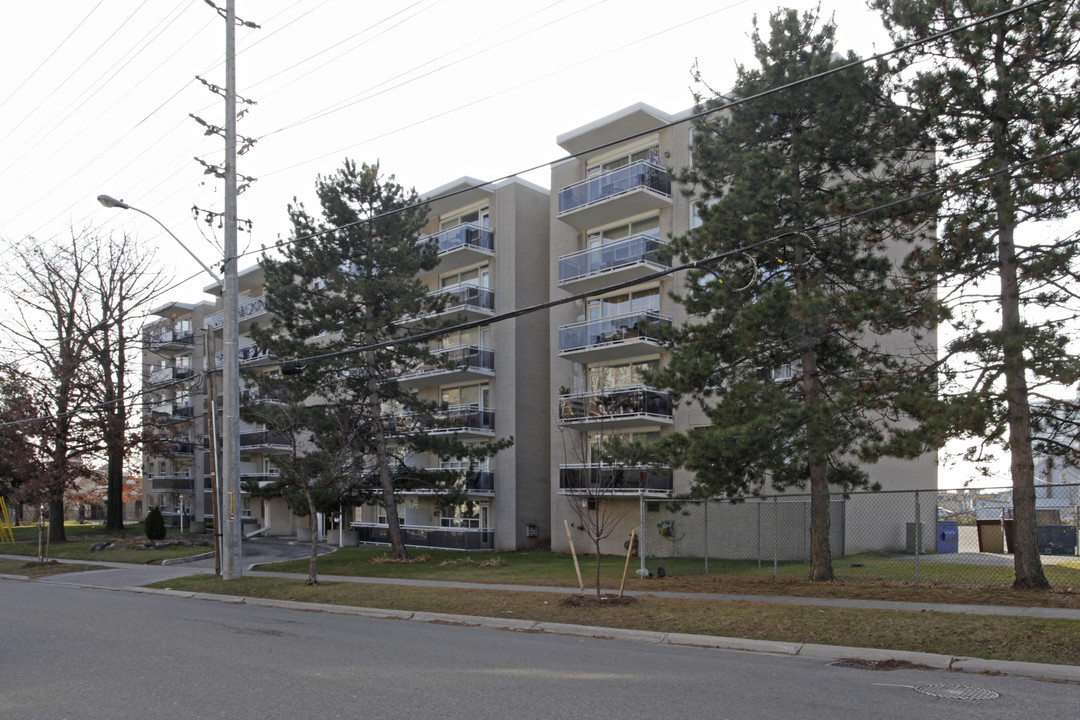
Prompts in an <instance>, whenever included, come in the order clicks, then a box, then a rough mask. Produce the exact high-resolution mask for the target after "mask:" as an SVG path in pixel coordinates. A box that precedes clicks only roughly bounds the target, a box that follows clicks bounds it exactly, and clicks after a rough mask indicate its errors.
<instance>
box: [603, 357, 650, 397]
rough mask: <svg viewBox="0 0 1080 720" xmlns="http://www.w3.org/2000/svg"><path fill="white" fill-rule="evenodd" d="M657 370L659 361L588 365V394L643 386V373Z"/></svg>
mask: <svg viewBox="0 0 1080 720" xmlns="http://www.w3.org/2000/svg"><path fill="white" fill-rule="evenodd" d="M659 368H660V361H659V360H639V361H637V362H629V363H622V364H619V365H600V366H595V365H590V366H589V369H588V375H587V382H588V384H589V392H601V391H603V390H610V389H612V388H625V387H637V386H640V385H644V384H645V373H647V372H655V371H656V370H658V369H659Z"/></svg>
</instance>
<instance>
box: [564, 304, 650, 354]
mask: <svg viewBox="0 0 1080 720" xmlns="http://www.w3.org/2000/svg"><path fill="white" fill-rule="evenodd" d="M669 325H671V318H669V317H667V316H666V315H661V314H660V313H658V312H655V311H652V310H647V311H645V312H640V313H629V314H627V315H616V316H614V317H606V318H602V319H600V320H586V321H584V322H579V323H573V324H571V325H563V326H562V327H560V328H559V352H571V351H574V350H584V349H586V348H591V347H596V346H600V345H612V344H618V343H627V342H635V341H640V340H652V341H654V342H659V341H660V330H659V329H660V328H661V327H664V326H669Z"/></svg>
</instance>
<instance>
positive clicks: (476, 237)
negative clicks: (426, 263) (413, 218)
mask: <svg viewBox="0 0 1080 720" xmlns="http://www.w3.org/2000/svg"><path fill="white" fill-rule="evenodd" d="M428 241H434V242H435V244H436V247H437V248H438V252H439V264H438V265H437V266H436V267H434V268H433V269H432V270H431V271H430V272H431V273H445V272H451V271H453V270H460V269H461V268H463V267H467V266H469V265H475V264H476V263H480V262H484V261H485V260H488V259H490V258H491V257H492V256H493V255H494V254H495V231H494V230H492V229H491V228H487V227H484V226H482V225H480V224H479V223H463V224H461V225H457V226H455V227H452V228H448V229H446V230H443V231H442V232H439V233H436V234H434V235H427V236H425V237H422V238H420V240H419V242H428Z"/></svg>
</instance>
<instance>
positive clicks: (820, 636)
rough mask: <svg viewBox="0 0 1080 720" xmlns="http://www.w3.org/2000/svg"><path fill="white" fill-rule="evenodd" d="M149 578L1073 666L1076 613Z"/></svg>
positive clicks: (372, 603)
mask: <svg viewBox="0 0 1080 720" xmlns="http://www.w3.org/2000/svg"><path fill="white" fill-rule="evenodd" d="M152 587H161V588H165V587H167V588H171V589H173V590H186V591H192V592H206V593H218V594H224V595H241V596H247V597H262V598H271V599H278V600H292V601H298V602H311V603H327V604H332V605H348V606H356V607H372V608H383V609H394V610H408V611H414V612H439V613H450V614H454V615H472V616H477V617H494V618H514V619H517V620H534V621H541V622H559V623H570V624H576V625H597V626H601V627H613V628H626V629H634V630H655V631H659V632H678V633H696V634H703V635H716V636H722V637H739V638H751V639H759V640H778V641H783V642H806V643H818V644H824V645H842V646H853V647H874V648H887V649H890V650H910V651H916V652H929V653H940V654H945V655H954V656H965V657H978V658H987V659H998V660H1015V661H1025V662H1038V663H1053V664H1064V665H1080V619H1078V620H1077V621H1070V620H1043V619H1033V618H1015V617H986V616H971V615H959V614H953V613H938V612H909V611H884V610H852V609H840V608H820V607H812V606H791V605H779V604H774V603H768V602H742V601H734V602H725V601H716V600H695V599H671V598H661V597H656V596H644V597H642V598H640V600H641V601H640V602H638V603H636V604H633V605H626V606H613V607H569V606H565V605H563V604H562V603H561V600H562V598H563V596H561V595H558V594H553V593H547V592H532V591H509V590H458V589H455V590H450V591H448V590H446V589H443V588H417V587H409V586H402V585H373V584H365V583H345V582H327V583H323V584H320V585H318V586H315V587H311V586H307V585H305V584H304V582H303V580H301V579H291V578H288V579H286V578H265V577H251V576H248V577H244V578H241V579H238V580H230V581H228V582H225V581H222V580H221V579H219V578H217V577H214V576H193V577H186V578H180V579H176V580H170V581H168V582H164V583H158V584H157V585H155V586H152Z"/></svg>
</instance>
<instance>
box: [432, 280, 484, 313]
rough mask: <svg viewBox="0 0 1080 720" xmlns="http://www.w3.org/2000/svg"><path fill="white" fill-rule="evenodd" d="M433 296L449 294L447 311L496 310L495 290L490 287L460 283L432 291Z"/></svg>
mask: <svg viewBox="0 0 1080 720" xmlns="http://www.w3.org/2000/svg"><path fill="white" fill-rule="evenodd" d="M430 295H432V296H436V295H447V296H448V298H447V301H446V312H453V311H456V310H461V309H469V310H480V311H487V312H494V311H495V291H494V290H491V289H490V288H485V287H480V286H479V285H471V284H469V283H460V284H458V285H450V286H449V287H444V288H442V289H440V290H436V291H434V292H432V293H430Z"/></svg>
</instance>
